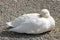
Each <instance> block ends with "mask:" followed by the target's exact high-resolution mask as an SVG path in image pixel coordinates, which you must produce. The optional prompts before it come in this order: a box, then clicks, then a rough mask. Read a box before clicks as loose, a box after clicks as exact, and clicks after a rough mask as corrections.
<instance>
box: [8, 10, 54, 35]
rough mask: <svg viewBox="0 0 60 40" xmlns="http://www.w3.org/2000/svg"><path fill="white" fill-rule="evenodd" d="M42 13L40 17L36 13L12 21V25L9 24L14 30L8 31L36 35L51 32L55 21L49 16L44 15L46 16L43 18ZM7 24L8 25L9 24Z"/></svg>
mask: <svg viewBox="0 0 60 40" xmlns="http://www.w3.org/2000/svg"><path fill="white" fill-rule="evenodd" d="M44 11H46V10H43V11H42V12H44ZM47 12H48V11H47ZM44 13H46V12H44ZM44 13H43V16H42V17H39V16H38V15H40V14H37V13H36V14H27V15H26V14H24V15H23V16H20V17H18V18H16V19H15V20H14V21H12V22H11V23H14V25H13V24H11V25H12V26H13V27H14V28H12V29H9V31H14V32H18V33H28V34H38V33H43V32H46V31H49V30H51V28H53V27H54V26H55V21H54V19H53V17H51V16H50V15H49V14H47V13H46V14H47V15H46V16H45V14H44ZM41 15H42V14H41ZM19 18H20V19H19ZM23 19H24V20H23ZM15 23H16V24H15ZM7 24H8V25H9V22H8V23H7Z"/></svg>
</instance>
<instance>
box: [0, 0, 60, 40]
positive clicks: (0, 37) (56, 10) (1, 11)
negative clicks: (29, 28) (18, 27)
mask: <svg viewBox="0 0 60 40" xmlns="http://www.w3.org/2000/svg"><path fill="white" fill-rule="evenodd" d="M43 8H47V9H48V10H49V11H50V13H51V15H52V16H53V17H54V19H55V21H56V27H57V28H55V30H52V31H51V32H47V33H43V34H37V35H32V34H30V35H29V34H18V33H16V34H12V32H7V31H4V29H5V28H7V27H8V26H7V25H6V24H5V23H6V22H7V21H11V20H13V19H15V18H16V17H18V16H20V15H22V14H25V13H33V12H38V13H39V12H40V10H41V9H43ZM0 40H60V0H0Z"/></svg>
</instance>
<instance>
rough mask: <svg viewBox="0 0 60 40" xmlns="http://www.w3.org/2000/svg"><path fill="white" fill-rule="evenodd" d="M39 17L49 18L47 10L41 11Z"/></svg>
mask: <svg viewBox="0 0 60 40" xmlns="http://www.w3.org/2000/svg"><path fill="white" fill-rule="evenodd" d="M40 16H42V17H46V18H48V17H49V16H50V12H49V11H48V10H47V9H42V10H41V12H40Z"/></svg>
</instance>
